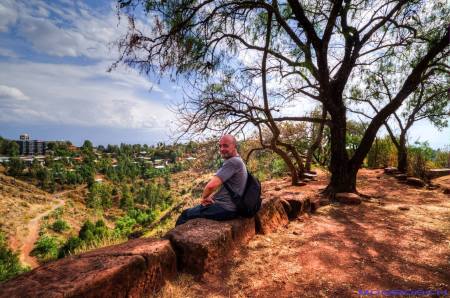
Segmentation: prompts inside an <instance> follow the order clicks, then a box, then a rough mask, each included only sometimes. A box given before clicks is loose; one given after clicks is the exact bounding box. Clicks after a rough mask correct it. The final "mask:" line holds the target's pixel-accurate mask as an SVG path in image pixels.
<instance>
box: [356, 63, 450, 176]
mask: <svg viewBox="0 0 450 298" xmlns="http://www.w3.org/2000/svg"><path fill="white" fill-rule="evenodd" d="M443 58H444V57H443ZM391 60H392V59H391V58H390V57H389V59H388V60H387V62H386V63H384V64H382V65H381V66H380V69H378V70H377V71H375V72H374V73H373V75H371V76H369V77H368V78H367V81H366V82H365V84H364V86H365V88H364V89H365V90H364V91H363V90H360V89H358V90H353V95H352V96H354V97H353V99H355V100H357V101H359V102H361V103H362V104H364V106H368V108H369V109H368V110H369V111H370V110H372V111H373V112H374V113H378V112H379V106H380V103H381V104H386V102H391V101H392V100H393V98H392V94H391V91H390V90H392V89H396V87H397V86H396V85H398V84H399V78H401V76H402V74H401V71H398V70H397V69H398V68H399V65H394V64H393V63H391V62H390V61H391ZM401 68H402V67H401V66H400V69H401ZM449 69H450V67H449V65H448V64H447V63H445V60H444V61H438V63H436V64H435V65H433V67H430V69H429V70H427V72H425V74H424V76H423V80H422V81H421V82H420V84H419V87H418V88H417V89H416V90H415V91H414V92H413V93H412V94H411V95H410V96H408V98H407V99H406V100H405V103H404V104H403V106H402V108H401V109H400V110H398V111H396V112H394V113H393V114H392V116H391V117H390V118H391V119H392V121H388V120H386V121H385V122H384V126H385V127H386V129H387V131H388V133H389V136H390V137H391V140H392V142H393V144H394V145H395V147H396V148H397V168H398V170H399V171H401V172H402V173H406V171H407V169H408V150H407V134H408V131H409V129H410V128H411V127H412V126H413V125H414V124H415V123H416V122H417V121H420V120H424V119H427V120H429V121H430V122H431V123H432V124H433V125H434V126H435V127H437V128H438V129H440V128H443V127H447V125H448V121H447V119H446V118H448V116H450V101H449V100H448V84H447V76H448V70H449ZM355 96H356V97H355ZM366 108H367V107H366ZM353 112H355V113H357V114H360V115H363V116H365V117H366V118H368V119H372V118H373V114H374V113H372V114H370V113H369V112H367V109H364V111H363V110H361V109H358V110H353ZM395 128H397V129H395ZM396 130H399V134H398V135H397V134H396V133H395V131H396Z"/></svg>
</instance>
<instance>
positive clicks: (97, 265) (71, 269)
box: [0, 238, 176, 298]
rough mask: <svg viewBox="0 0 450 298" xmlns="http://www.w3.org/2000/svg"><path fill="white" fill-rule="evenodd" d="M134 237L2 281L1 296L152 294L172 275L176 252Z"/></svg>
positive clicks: (160, 242) (164, 244)
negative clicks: (132, 239)
mask: <svg viewBox="0 0 450 298" xmlns="http://www.w3.org/2000/svg"><path fill="white" fill-rule="evenodd" d="M137 240H139V241H137V242H135V243H131V244H130V243H125V244H120V245H117V246H112V247H108V248H103V249H101V250H99V251H92V252H90V253H87V254H81V255H79V256H73V257H68V258H65V259H61V260H57V261H55V262H51V263H48V264H45V265H43V266H41V267H38V268H36V269H34V270H33V271H30V272H28V273H25V274H22V275H20V276H18V277H17V278H15V279H12V280H9V281H7V282H6V283H4V284H2V285H1V286H0V287H1V291H0V297H8V298H11V297H111V296H114V297H125V296H129V297H140V296H144V295H147V294H148V293H153V292H155V291H157V290H158V289H160V288H161V287H162V286H163V285H164V281H165V280H166V279H168V278H172V277H174V276H175V273H176V271H175V270H176V266H175V261H176V258H175V254H174V252H173V250H172V249H171V247H170V244H169V242H168V241H167V240H154V239H145V238H143V239H137ZM130 242H131V241H130ZM126 247H128V248H129V249H128V250H126ZM122 249H124V250H122Z"/></svg>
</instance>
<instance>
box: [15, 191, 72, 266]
mask: <svg viewBox="0 0 450 298" xmlns="http://www.w3.org/2000/svg"><path fill="white" fill-rule="evenodd" d="M75 190H78V188H77V189H75ZM75 190H72V189H71V190H65V191H62V192H59V193H57V194H54V195H53V198H54V200H55V201H56V202H57V204H55V205H53V206H52V207H51V209H49V210H47V211H45V212H43V213H40V214H38V215H37V216H35V217H34V218H33V219H31V220H30V221H29V222H28V224H27V229H28V234H27V235H26V237H24V238H22V239H15V240H14V241H16V242H18V243H21V246H20V247H19V249H20V255H19V259H20V261H21V262H22V263H25V264H27V265H29V266H30V267H31V268H36V267H38V266H39V263H38V262H37V260H36V258H35V257H34V256H31V255H30V253H31V251H32V250H33V248H34V243H35V242H36V241H37V240H38V238H39V229H40V226H41V225H40V222H41V219H42V218H43V217H45V216H47V215H48V214H50V213H51V212H52V211H54V210H56V209H57V208H59V207H62V206H64V204H65V201H64V200H63V199H61V197H62V196H64V195H66V194H67V193H70V192H72V191H75Z"/></svg>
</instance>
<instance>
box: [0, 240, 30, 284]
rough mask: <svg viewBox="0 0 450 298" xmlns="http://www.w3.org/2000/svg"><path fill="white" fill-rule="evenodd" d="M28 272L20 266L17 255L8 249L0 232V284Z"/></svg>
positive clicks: (26, 268)
mask: <svg viewBox="0 0 450 298" xmlns="http://www.w3.org/2000/svg"><path fill="white" fill-rule="evenodd" d="M28 270H30V269H29V268H28V267H25V266H22V265H21V264H20V261H19V255H18V253H17V252H13V251H12V250H11V249H10V248H9V247H8V244H7V243H6V238H5V236H4V234H3V233H2V232H0V282H2V281H5V280H8V279H10V278H13V277H14V276H16V275H19V274H21V273H23V272H26V271H28Z"/></svg>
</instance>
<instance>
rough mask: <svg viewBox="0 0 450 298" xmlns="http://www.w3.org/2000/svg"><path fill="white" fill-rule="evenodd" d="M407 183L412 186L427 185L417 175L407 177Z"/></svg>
mask: <svg viewBox="0 0 450 298" xmlns="http://www.w3.org/2000/svg"><path fill="white" fill-rule="evenodd" d="M406 183H407V184H409V185H412V186H417V187H424V186H425V182H424V181H423V180H422V179H419V178H415V177H408V178H406Z"/></svg>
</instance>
